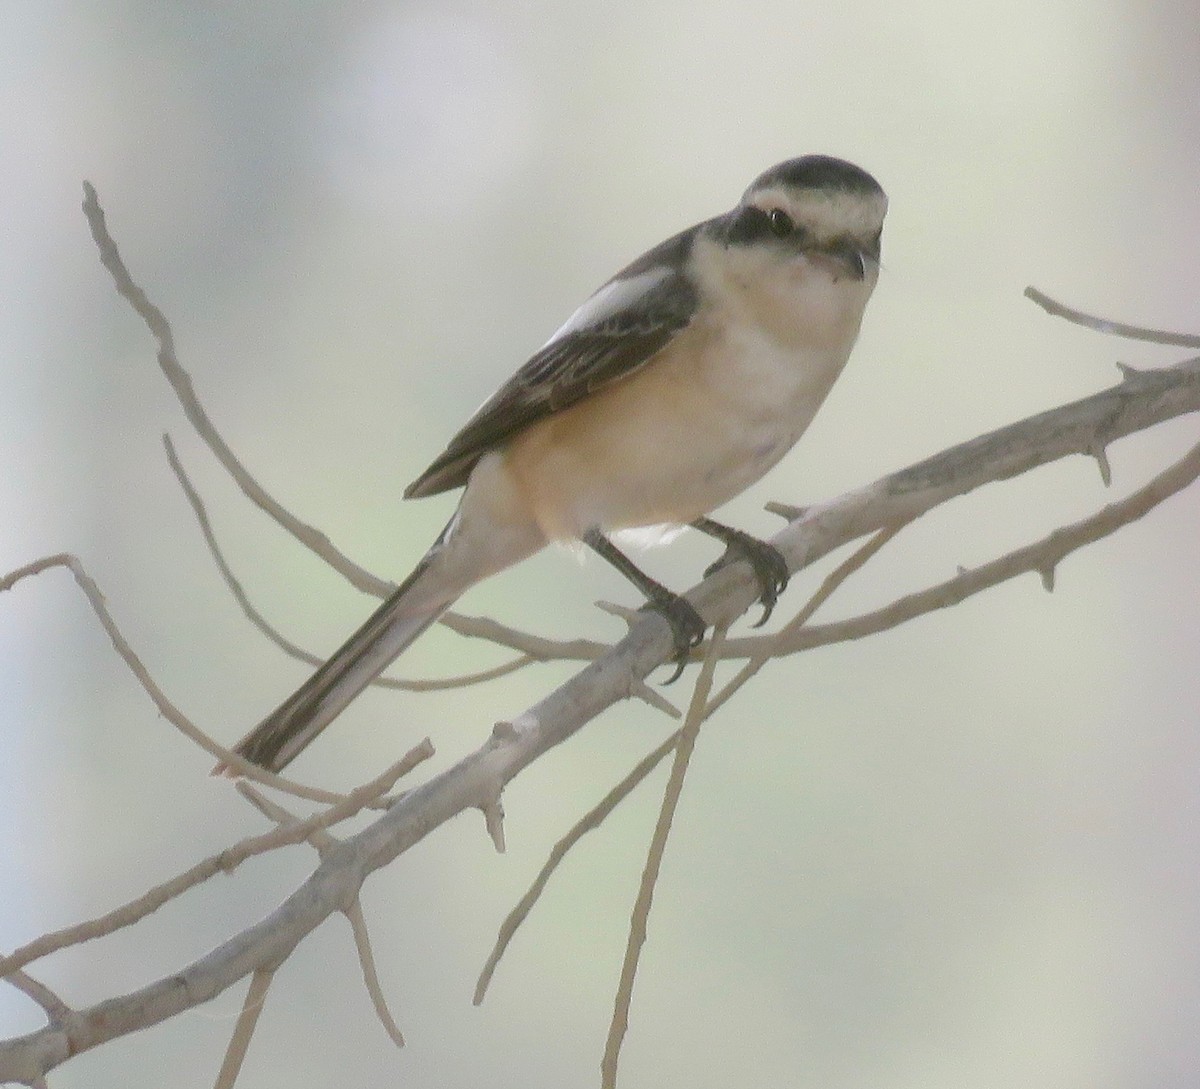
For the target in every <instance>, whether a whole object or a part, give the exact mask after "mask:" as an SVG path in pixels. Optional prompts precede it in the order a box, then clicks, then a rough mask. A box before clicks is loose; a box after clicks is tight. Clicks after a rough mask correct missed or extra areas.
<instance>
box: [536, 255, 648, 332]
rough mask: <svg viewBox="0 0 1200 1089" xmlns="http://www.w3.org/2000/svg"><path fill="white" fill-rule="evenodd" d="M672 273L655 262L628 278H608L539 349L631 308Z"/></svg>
mask: <svg viewBox="0 0 1200 1089" xmlns="http://www.w3.org/2000/svg"><path fill="white" fill-rule="evenodd" d="M671 275H672V269H671V268H670V267H669V266H667V265H657V266H655V267H654V268H651V269H647V270H646V271H645V272H639V273H638V274H637V275H636V276H630V277H629V278H628V279H617V280H609V282H608V283H606V284H605V285H604V286H603V287H602V288H600V290H599V291H597V292H596V293H595V294H594V295H592V296H591V298H589V299H588V300H587V301H586V302H585V303H584V304H583V305H582V306H581V307H580V308H579V309H578V310H576V311H575V313H574V314H572V315H571V316H570V317H569V318H567V320H566V321H565V322H563V324H562V325H561V326H560V327H559V328H558V329H556V330H555V332H554V335H553V336H552V337H551V338H550V339H549V340H548V341H546V343H545V344H543V345H542V347H541V349H540V350H541V351H545V349H546V348H548V347H549V346H550V345H551V344H553V343H554V342H555V341H556V340H560V339H561V338H562V337H565V336H569V335H570V334H571V333H579V332H582V331H583V330H585V329H590V328H592V327H593V326H596V325H599V324H600V323H601V322H604V321H607V320H608V319H609V318H612V317H615V316H616V315H617V314H620V313H621V312H622V311H623V310H629V309H632V308H634V307H635V306H636V304H637V303H638V301H639V300H641V299H643V298H645V296H646V295H648V294H649V293H650V292H651V291H653V290H654V289H655V288H656V287H658V286H659V285H660V284H662V283H663V282H664V281H665V280H667V279H669V278H670V277H671Z"/></svg>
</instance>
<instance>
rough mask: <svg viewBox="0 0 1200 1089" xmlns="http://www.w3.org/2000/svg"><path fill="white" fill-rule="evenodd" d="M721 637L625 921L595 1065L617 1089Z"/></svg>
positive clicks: (696, 696)
mask: <svg viewBox="0 0 1200 1089" xmlns="http://www.w3.org/2000/svg"><path fill="white" fill-rule="evenodd" d="M724 638H725V629H724V628H723V627H718V628H717V630H716V631H715V632H713V636H712V640H711V641H710V643H709V652H708V657H707V658H705V659H704V664H703V665H702V666H701V667H700V675H699V676H698V677H697V678H696V686H695V688H694V689H693V690H692V701H691V705H690V706H689V707H688V711H687V716H686V717H685V718H684V720H683V725H682V726H681V727H680V728H679V740H678V741H677V742H676V744H675V761H674V763H673V764H672V765H671V774H670V776H669V778H668V779H667V786H666V789H665V790H664V791H663V802H662V808H661V809H660V810H659V814H658V821H657V823H656V824H655V826H654V834H653V836H651V838H650V850H649V852H648V853H647V855H646V867H645V869H644V870H643V871H642V881H641V884H640V885H639V886H638V894H637V900H636V901H635V902H634V906H633V914H632V916H631V918H630V920H629V941H628V944H627V945H626V946H625V960H624V962H623V963H622V965H621V980H620V983H619V984H618V985H617V995H616V999H615V1000H614V1002H613V1015H612V1022H611V1024H610V1025H609V1029H608V1039H607V1041H606V1042H605V1045H604V1057H603V1059H602V1060H601V1063H600V1084H601V1086H602V1087H603V1089H616V1084H617V1062H618V1060H619V1059H620V1054H621V1043H622V1041H623V1040H624V1039H625V1031H626V1029H627V1028H628V1027H629V1003H630V1002H631V1000H632V999H633V981H634V979H635V978H636V977H637V969H638V961H639V959H640V957H641V951H642V946H643V945H644V944H645V942H646V925H647V922H648V921H649V918H650V907H651V904H652V903H653V900H654V888H655V886H656V885H657V884H658V873H659V868H660V866H661V864H662V858H663V854H664V852H665V851H666V849H667V837H668V836H669V835H670V833H671V822H672V821H673V820H674V819H675V811H676V809H677V808H678V806H679V798H680V796H681V795H682V793H683V781H684V779H685V778H686V777H687V769H688V764H689V762H690V761H691V758H692V752H693V750H694V749H695V746H696V738H697V737H698V736H699V734H700V727H701V726H702V725H703V724H704V720H705V719H706V718H707V717H708V712H707V706H708V694H709V692H710V691H711V690H712V682H713V674H714V673H715V671H716V668H717V662H718V661H719V660H720V656H721V642H722V640H723V639H724Z"/></svg>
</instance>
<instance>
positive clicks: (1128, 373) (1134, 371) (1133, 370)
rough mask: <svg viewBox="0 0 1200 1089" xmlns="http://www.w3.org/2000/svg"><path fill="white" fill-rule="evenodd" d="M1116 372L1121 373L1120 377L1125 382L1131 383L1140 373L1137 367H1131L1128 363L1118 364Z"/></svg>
mask: <svg viewBox="0 0 1200 1089" xmlns="http://www.w3.org/2000/svg"><path fill="white" fill-rule="evenodd" d="M1117 370H1119V371H1120V372H1121V377H1122V378H1123V379H1124V380H1125V381H1126V382H1132V381H1133V380H1134V379H1135V378H1137V377H1138V376H1139V375H1140V374H1141V373H1142V372H1141V371H1140V370H1138V368H1137V367H1131V366H1130V365H1129V364H1128V363H1118V364H1117Z"/></svg>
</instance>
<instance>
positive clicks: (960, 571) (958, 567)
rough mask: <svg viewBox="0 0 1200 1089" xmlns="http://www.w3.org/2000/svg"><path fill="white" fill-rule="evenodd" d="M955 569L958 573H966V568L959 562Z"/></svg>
mask: <svg viewBox="0 0 1200 1089" xmlns="http://www.w3.org/2000/svg"><path fill="white" fill-rule="evenodd" d="M955 570H956V571H957V572H958V574H959V575H965V574H966V573H967V568H965V567H963V565H962V564H961V563H960V564H959V565H958V566H957V567H956V568H955Z"/></svg>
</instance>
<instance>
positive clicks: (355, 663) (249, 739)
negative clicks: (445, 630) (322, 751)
mask: <svg viewBox="0 0 1200 1089" xmlns="http://www.w3.org/2000/svg"><path fill="white" fill-rule="evenodd" d="M437 547H438V546H436V545H435V546H434V549H432V550H431V551H430V552H429V553H428V554H427V555H426V556H425V558H424V559H423V560H421V562H420V563H419V564H418V565H417V567H416V569H415V570H414V571H413V573H412V574H411V575H409V576H408V578H406V579H405V580H404V582H402V583H401V584H400V586H399V587H398V588H397V589H396V591H395V592H394V593H393V594H392V595H391V597H389V598H388V599H387V600H386V601H384V603H383V604H382V605H380V606H379V608H378V609H376V610H375V612H373V613H372V614H371V616H370V618H369V619H368V620H367V622H366V623H365V624H363V626H362V627H361V628H359V629H358V631H356V632H355V633H354V634H353V635H352V636H350V638H349V639H347V640H346V642H345V643H343V644H342V646H341V647H340V648H338V650H336V651H335V652H334V653H333V655H332V656H331V657H330V658H329V660H328V661H326V662H325V664H324V665H323V666H321V667H320V669H318V670H317V671H316V672H315V673H314V674H313V675H312V676H311V677H309V679H308V680H307V681H305V682H304V684H302V685H301V686H300V687H299V688H298V689H297V690H296V691H295V692H293V693H292V695H290V696H289V697H288V698H287V699H286V700H284V701H283V703H281V704H280V705H279V706H278V707H277V708H276V709H275V710H274V711H272V712H271V713H270V714H269V715H268V716H267V717H266V718H265V719H263V720H262V722H260V723H259V724H258V725H257V726H255V727H254V729H253V730H251V731H250V732H249V733H248V734H247V735H246V736H245V737H243V738H242V740H241V741H239V742H238V743H237V745H236V746H235V747H234V750H233V751H234V752H236V753H238V755H240V756H244V757H245V758H246V759H247V760H250V761H252V762H253V763H255V764H258V765H260V766H261V767H264V768H267V769H268V770H270V771H279V770H281V769H282V768H284V767H285V766H286V765H287V764H288V763H290V762H291V761H292V760H293V759H295V757H296V756H298V755H299V754H300V752H302V751H303V749H304V748H305V747H306V746H307V745H308V744H309V743H310V742H311V741H313V739H314V738H316V736H317V735H318V734H319V733H320V732H321V731H322V730H323V729H325V727H326V726H328V725H329V724H330V723H331V722H332V721H333V720H334V719H335V718H336V717H337V716H338V715H339V714H341V713H342V711H344V710H345V709H346V706H347V705H348V704H349V703H350V701H351V700H353V699H354V697H355V696H357V695H358V694H359V693H360V692H361V691H362V690H363V689H364V688H366V687H367V685H369V684H370V683H371V682H372V681H373V680H374V679H375V678H376V677H378V676H379V674H380V673H382V672H383V670H384V669H386V668H387V666H388V665H389V664H390V663H391V662H392V660H393V659H394V658H396V656H397V655H399V654H400V652H401V651H403V650H404V649H405V648H406V647H407V646H409V644H411V643H412V642H413V641H414V640H415V639H416V638H417V637H418V636H419V635H420V634H421V633H422V632H423V631H425V629H426V628H428V627H429V626H430V625H431V624H433V623H434V622H435V621H436V620H437V618H438V617H439V616H441V615H442V613H444V612H445V611H446V610H447V609H448V608H449V607H450V606H451V605H452V604H453V598H451V599H450V600H445V601H440V602H438V603H436V604H431V603H430V601H429V595H428V594H426V593H422V592H421V590H422V585H421V584H422V580H423V579H424V578H425V576H426V575H427V573H428V572H429V568H430V564H431V561H432V559H433V557H434V555H435V553H436V549H437ZM226 770H228V769H227V767H226V765H224V764H222V765H218V767H217V768H216V769H214V774H216V773H219V772H223V771H226Z"/></svg>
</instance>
